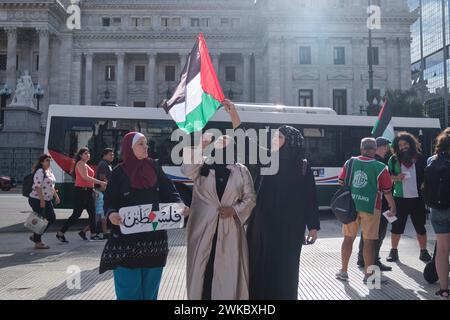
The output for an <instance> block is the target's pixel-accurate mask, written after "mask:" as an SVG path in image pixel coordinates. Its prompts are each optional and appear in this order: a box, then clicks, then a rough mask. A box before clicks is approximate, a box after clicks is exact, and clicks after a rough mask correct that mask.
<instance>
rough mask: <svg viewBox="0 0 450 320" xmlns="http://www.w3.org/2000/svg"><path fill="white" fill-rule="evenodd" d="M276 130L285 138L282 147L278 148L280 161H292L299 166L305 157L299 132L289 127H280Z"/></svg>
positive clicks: (302, 140)
mask: <svg viewBox="0 0 450 320" xmlns="http://www.w3.org/2000/svg"><path fill="white" fill-rule="evenodd" d="M278 130H279V131H280V132H281V133H282V134H283V135H284V137H285V142H284V145H283V146H282V147H281V148H280V160H291V161H292V160H294V161H295V162H294V163H296V164H299V162H300V161H301V160H303V158H304V157H305V153H304V148H303V146H304V139H303V136H302V134H301V132H300V131H299V130H297V129H295V128H294V127H291V126H282V127H280V128H279V129H278Z"/></svg>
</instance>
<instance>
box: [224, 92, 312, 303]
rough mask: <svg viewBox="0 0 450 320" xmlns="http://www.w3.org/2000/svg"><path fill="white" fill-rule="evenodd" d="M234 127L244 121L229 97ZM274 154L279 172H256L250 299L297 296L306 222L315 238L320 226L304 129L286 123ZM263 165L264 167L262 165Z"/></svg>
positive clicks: (249, 236)
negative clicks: (306, 152)
mask: <svg viewBox="0 0 450 320" xmlns="http://www.w3.org/2000/svg"><path fill="white" fill-rule="evenodd" d="M223 105H224V107H225V108H226V110H227V111H228V112H229V114H230V116H231V119H232V122H233V127H234V128H237V127H239V126H240V119H239V115H238V113H237V111H236V109H235V107H234V105H233V103H232V102H230V101H228V100H225V101H224V102H223ZM271 151H272V156H277V153H278V155H279V170H278V172H277V173H276V174H274V175H264V176H262V175H259V176H257V177H255V183H256V186H255V190H256V192H257V198H256V207H255V208H254V210H253V213H252V216H251V218H250V221H249V224H248V229H247V239H248V246H249V264H250V288H249V290H250V292H249V294H250V299H271V300H276V299H280V300H296V299H297V295H298V278H299V277H298V275H299V264H300V252H301V248H302V244H303V242H304V239H305V237H304V235H305V231H306V228H308V230H309V235H308V238H310V239H311V242H314V241H315V240H316V239H317V230H319V229H320V222H319V214H318V206H317V197H316V185H315V180H314V176H313V173H312V171H311V168H310V166H309V164H308V162H307V160H306V159H305V157H304V148H303V137H302V135H301V133H300V131H299V130H297V129H295V128H293V127H290V126H282V127H280V128H279V129H278V130H277V132H276V134H275V135H274V139H273V140H272V148H271ZM256 171H258V170H256Z"/></svg>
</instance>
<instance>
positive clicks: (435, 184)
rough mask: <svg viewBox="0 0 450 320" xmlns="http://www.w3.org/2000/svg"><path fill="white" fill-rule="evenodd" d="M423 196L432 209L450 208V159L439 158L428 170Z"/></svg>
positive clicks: (426, 169)
mask: <svg viewBox="0 0 450 320" xmlns="http://www.w3.org/2000/svg"><path fill="white" fill-rule="evenodd" d="M423 196H424V200H425V203H426V204H427V206H429V207H430V208H435V209H448V208H450V159H449V158H448V157H445V156H437V157H436V159H434V160H433V161H432V162H431V163H430V164H429V165H428V166H427V167H426V168H425V175H424V185H423Z"/></svg>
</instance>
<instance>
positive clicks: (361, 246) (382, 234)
mask: <svg viewBox="0 0 450 320" xmlns="http://www.w3.org/2000/svg"><path fill="white" fill-rule="evenodd" d="M387 225H388V221H387V220H386V218H385V217H384V216H383V215H382V216H381V219H380V228H379V231H378V240H376V241H375V262H377V261H379V260H380V249H381V246H382V245H383V240H384V237H386V231H387ZM363 250H364V240H363V235H362V233H361V240H359V252H358V261H364V256H363Z"/></svg>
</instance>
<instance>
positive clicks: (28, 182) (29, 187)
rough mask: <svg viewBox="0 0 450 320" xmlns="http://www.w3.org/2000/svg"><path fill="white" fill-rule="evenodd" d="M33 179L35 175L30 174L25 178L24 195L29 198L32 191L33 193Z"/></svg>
mask: <svg viewBox="0 0 450 320" xmlns="http://www.w3.org/2000/svg"><path fill="white" fill-rule="evenodd" d="M33 177H34V173H30V174H28V175H26V176H25V178H23V183H22V195H23V196H24V197H27V198H29V197H30V193H31V191H33Z"/></svg>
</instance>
